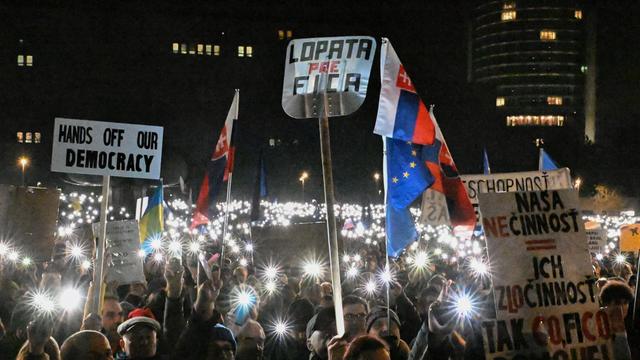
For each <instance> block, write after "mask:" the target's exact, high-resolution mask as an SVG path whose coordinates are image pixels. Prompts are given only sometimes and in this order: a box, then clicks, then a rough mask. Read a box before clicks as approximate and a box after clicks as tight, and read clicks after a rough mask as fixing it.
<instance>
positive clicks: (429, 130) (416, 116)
mask: <svg viewBox="0 0 640 360" xmlns="http://www.w3.org/2000/svg"><path fill="white" fill-rule="evenodd" d="M380 59H381V60H380V61H381V64H380V67H381V71H382V73H381V81H382V87H381V89H380V100H379V104H378V115H377V118H376V124H375V128H374V130H373V132H374V133H375V134H378V135H381V136H383V137H386V138H390V139H394V140H400V141H404V142H406V143H410V144H411V145H412V146H414V149H413V150H412V152H414V153H415V154H416V155H417V154H419V157H420V159H419V161H421V162H422V163H423V164H424V165H426V168H427V171H428V175H427V176H428V177H432V178H433V181H430V182H429V186H428V188H430V189H432V190H434V191H437V192H440V193H442V194H444V195H445V198H446V200H447V207H448V210H449V215H450V219H451V226H452V227H453V229H454V232H456V233H464V232H470V231H471V230H473V227H474V224H475V213H474V211H473V206H472V205H471V201H470V200H469V197H468V196H467V192H466V190H465V188H464V185H463V183H462V180H461V179H460V176H459V173H458V169H457V167H456V165H455V163H454V161H453V157H452V156H451V153H450V152H449V148H448V147H447V143H446V141H445V140H444V136H443V135H442V132H441V131H440V127H439V126H438V123H437V121H436V119H435V116H434V115H433V109H428V108H427V107H426V106H425V105H424V102H423V101H422V99H420V96H419V95H418V94H417V92H416V89H415V87H414V85H413V82H412V81H411V78H410V77H409V75H408V74H407V72H406V71H405V69H404V66H402V63H401V62H400V59H399V58H398V55H397V54H396V52H395V50H394V49H393V46H391V43H390V42H389V40H388V39H384V38H383V40H382V47H381V55H380ZM429 175H430V176H429ZM387 183H388V181H386V180H385V184H387ZM391 185H393V184H390V186H391ZM389 190H391V189H389ZM405 204H406V203H405ZM392 205H393V204H392Z"/></svg>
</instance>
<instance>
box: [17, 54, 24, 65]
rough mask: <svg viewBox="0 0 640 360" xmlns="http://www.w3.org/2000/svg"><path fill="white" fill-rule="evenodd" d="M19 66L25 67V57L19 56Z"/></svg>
mask: <svg viewBox="0 0 640 360" xmlns="http://www.w3.org/2000/svg"><path fill="white" fill-rule="evenodd" d="M18 66H24V55H18Z"/></svg>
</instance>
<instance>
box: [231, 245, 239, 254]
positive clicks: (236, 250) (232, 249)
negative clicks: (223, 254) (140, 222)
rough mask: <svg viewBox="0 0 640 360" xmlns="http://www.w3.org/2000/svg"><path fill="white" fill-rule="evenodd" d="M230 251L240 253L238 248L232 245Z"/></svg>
mask: <svg viewBox="0 0 640 360" xmlns="http://www.w3.org/2000/svg"><path fill="white" fill-rule="evenodd" d="M231 251H233V252H234V253H237V252H240V247H239V246H238V245H235V244H234V245H232V246H231Z"/></svg>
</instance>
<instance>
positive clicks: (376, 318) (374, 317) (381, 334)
mask: <svg viewBox="0 0 640 360" xmlns="http://www.w3.org/2000/svg"><path fill="white" fill-rule="evenodd" d="M400 326H401V323H400V319H399V318H398V315H397V314H396V313H395V311H393V310H389V309H388V308H386V307H383V306H377V307H375V308H373V309H371V312H369V315H368V316H367V333H368V334H369V335H372V336H376V337H378V338H380V339H382V340H383V341H384V342H385V344H386V345H387V347H388V349H389V353H390V354H391V359H393V360H406V359H408V358H409V351H410V349H409V345H407V343H406V342H404V341H403V340H402V339H401V337H400Z"/></svg>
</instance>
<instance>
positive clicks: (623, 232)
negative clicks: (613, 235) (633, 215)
mask: <svg viewBox="0 0 640 360" xmlns="http://www.w3.org/2000/svg"><path fill="white" fill-rule="evenodd" d="M638 250H640V224H630V225H625V226H623V227H621V228H620V251H633V252H636V251H638Z"/></svg>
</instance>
